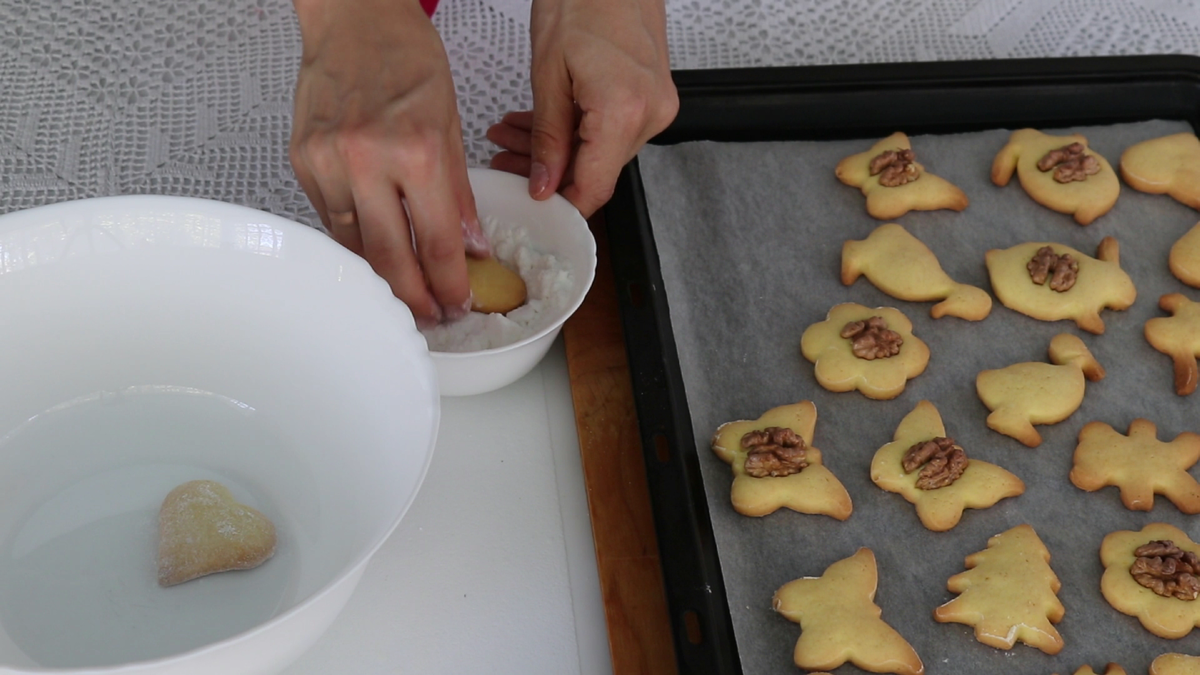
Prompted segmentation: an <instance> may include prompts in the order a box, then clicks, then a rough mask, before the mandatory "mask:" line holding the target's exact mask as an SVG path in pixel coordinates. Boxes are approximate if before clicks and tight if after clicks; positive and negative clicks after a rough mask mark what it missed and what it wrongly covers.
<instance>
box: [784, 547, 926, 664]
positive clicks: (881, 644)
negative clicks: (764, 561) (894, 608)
mask: <svg viewBox="0 0 1200 675" xmlns="http://www.w3.org/2000/svg"><path fill="white" fill-rule="evenodd" d="M878 584H879V575H878V570H877V568H876V566H875V554H874V553H872V552H871V549H868V548H860V549H859V550H858V552H857V553H855V554H854V555H852V556H850V557H849V558H845V559H843V560H839V561H837V562H835V563H833V564H832V565H830V566H829V567H828V568H827V569H826V570H825V573H824V574H822V575H821V576H819V577H804V578H802V579H796V580H795V581H789V582H788V583H786V584H784V585H783V586H782V587H781V588H780V589H779V590H778V591H775V598H774V600H773V606H774V608H775V611H776V612H779V613H780V614H782V615H783V616H784V617H785V618H786V619H787V620H788V621H793V622H795V623H798V624H800V639H799V640H798V641H797V642H796V648H795V650H794V652H793V659H794V660H795V662H796V665H797V666H799V667H801V668H804V669H805V670H832V669H834V668H837V667H838V666H840V665H842V664H843V663H847V662H849V663H851V664H853V665H855V666H858V667H859V668H862V669H863V670H868V671H870V672H872V673H896V674H897V675H921V673H924V672H925V665H924V664H923V663H922V662H921V657H919V656H917V652H916V651H915V650H914V649H913V648H912V645H910V644H908V641H906V640H905V639H904V638H903V637H901V636H900V633H898V632H896V629H894V628H892V627H891V626H889V625H888V624H887V623H885V622H884V620H883V619H882V618H881V616H882V614H883V610H882V609H880V607H879V605H876V604H875V590H876V588H877V587H878Z"/></svg>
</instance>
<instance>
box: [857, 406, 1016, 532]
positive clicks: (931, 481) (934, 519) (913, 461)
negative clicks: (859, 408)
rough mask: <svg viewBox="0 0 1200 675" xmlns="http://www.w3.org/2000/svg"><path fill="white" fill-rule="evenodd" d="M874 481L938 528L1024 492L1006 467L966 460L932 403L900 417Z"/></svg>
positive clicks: (881, 452) (875, 465)
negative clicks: (902, 417)
mask: <svg viewBox="0 0 1200 675" xmlns="http://www.w3.org/2000/svg"><path fill="white" fill-rule="evenodd" d="M922 460H923V461H922ZM922 465H923V466H922ZM871 480H872V481H874V482H875V484H876V485H878V486H879V487H881V488H883V489H884V490H887V491H888V492H896V493H899V494H900V495H901V496H903V497H904V498H905V499H907V500H908V501H909V502H911V503H913V504H915V505H916V507H917V517H918V518H920V519H921V522H922V523H923V524H924V525H925V527H927V528H929V529H931V530H933V531H935V532H943V531H945V530H949V529H950V528H952V527H954V526H955V525H957V524H958V521H959V520H960V519H961V518H962V513H963V509H986V508H988V507H989V506H992V505H993V504H995V503H996V502H998V501H1000V500H1001V499H1004V498H1005V497H1015V496H1017V495H1019V494H1021V493H1022V492H1024V491H1025V484H1024V483H1023V482H1021V479H1020V478H1017V477H1016V476H1014V475H1013V474H1011V473H1009V472H1008V471H1005V470H1004V469H1002V468H1000V467H998V466H996V465H995V464H989V463H988V462H984V461H981V460H978V459H968V458H967V456H966V451H965V450H963V448H962V447H960V446H959V445H958V444H956V443H955V442H954V439H952V438H947V437H946V428H945V426H943V424H942V417H941V415H939V414H938V411H937V408H935V407H934V406H933V404H932V403H930V402H929V401H921V402H920V403H918V404H917V407H916V408H914V409H913V411H912V412H910V413H908V415H907V416H905V418H904V419H903V420H901V422H900V426H899V427H897V428H896V435H895V437H894V439H893V440H892V442H891V443H888V444H887V445H885V446H883V447H882V448H880V449H879V451H878V452H876V453H875V459H874V460H872V462H871Z"/></svg>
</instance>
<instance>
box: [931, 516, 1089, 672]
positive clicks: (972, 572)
mask: <svg viewBox="0 0 1200 675" xmlns="http://www.w3.org/2000/svg"><path fill="white" fill-rule="evenodd" d="M1061 586H1062V583H1061V582H1060V581H1059V580H1058V575H1056V574H1055V573H1054V570H1052V569H1050V552H1049V551H1048V550H1046V546H1045V544H1043V543H1042V540H1041V539H1039V538H1038V536H1037V533H1036V532H1034V531H1033V528H1032V527H1030V526H1029V525H1018V526H1016V527H1014V528H1013V529H1011V530H1008V531H1007V532H1002V533H1000V534H997V535H996V536H994V537H992V538H991V539H988V544H987V548H986V549H984V550H982V551H980V552H978V553H972V554H971V555H969V556H967V571H966V572H962V573H960V574H956V575H954V576H952V577H950V580H949V581H948V582H947V583H946V587H947V588H948V589H950V592H951V593H958V594H959V596H958V597H957V598H955V599H953V600H951V601H950V602H947V603H946V604H944V605H942V606H941V607H938V608H937V609H936V610H934V612H933V618H934V619H936V620H938V621H940V622H942V623H947V622H954V623H963V624H967V625H968V626H974V627H975V638H976V639H977V640H979V641H980V642H982V643H983V644H985V645H988V646H989V647H995V648H997V649H1012V646H1013V644H1015V643H1016V642H1018V641H1020V642H1024V643H1025V644H1027V645H1030V646H1032V647H1037V648H1038V649H1040V650H1042V651H1044V652H1046V653H1047V654H1057V653H1058V652H1059V651H1060V650H1061V649H1062V647H1063V639H1062V636H1061V635H1059V634H1058V631H1057V630H1056V629H1055V628H1054V626H1053V624H1056V623H1058V622H1059V621H1062V618H1063V614H1064V613H1065V612H1066V609H1065V608H1064V607H1063V604H1062V603H1061V602H1059V600H1058V596H1057V595H1056V594H1057V593H1058V589H1059V588H1060V587H1061Z"/></svg>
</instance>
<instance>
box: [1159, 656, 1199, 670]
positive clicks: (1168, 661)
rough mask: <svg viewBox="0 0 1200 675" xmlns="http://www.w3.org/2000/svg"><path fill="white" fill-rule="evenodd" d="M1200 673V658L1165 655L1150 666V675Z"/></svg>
mask: <svg viewBox="0 0 1200 675" xmlns="http://www.w3.org/2000/svg"><path fill="white" fill-rule="evenodd" d="M1196 673H1200V656H1188V655H1187V654H1163V655H1161V656H1159V657H1158V658H1156V659H1154V661H1153V662H1152V663H1151V664H1150V675H1196Z"/></svg>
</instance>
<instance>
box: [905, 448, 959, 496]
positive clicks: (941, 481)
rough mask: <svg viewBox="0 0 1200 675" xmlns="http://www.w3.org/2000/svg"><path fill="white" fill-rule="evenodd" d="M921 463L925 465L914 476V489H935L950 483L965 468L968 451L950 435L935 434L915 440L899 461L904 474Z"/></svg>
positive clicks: (914, 469) (956, 478)
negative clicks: (948, 436) (915, 476)
mask: <svg viewBox="0 0 1200 675" xmlns="http://www.w3.org/2000/svg"><path fill="white" fill-rule="evenodd" d="M922 464H924V465H925V468H923V469H921V473H920V474H918V475H917V488H918V489H920V490H936V489H938V488H943V487H946V486H947V485H952V484H953V483H954V481H956V480H958V479H959V478H960V477H961V476H962V475H963V472H964V471H966V470H967V464H968V460H967V452H966V451H965V450H963V449H962V446H961V445H959V444H957V443H955V442H954V439H953V438H946V437H945V436H938V437H937V438H933V439H930V440H928V441H922V442H920V443H914V444H913V446H912V447H911V448H909V449H908V452H905V453H904V457H903V458H902V459H901V460H900V466H901V467H903V468H904V473H912V472H913V471H916V470H917V468H918V467H920V466H921V465H922Z"/></svg>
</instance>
